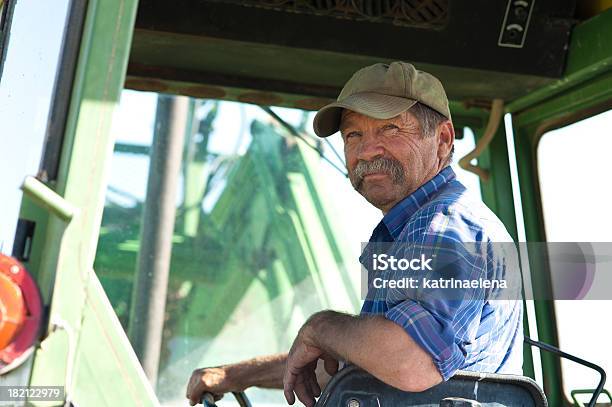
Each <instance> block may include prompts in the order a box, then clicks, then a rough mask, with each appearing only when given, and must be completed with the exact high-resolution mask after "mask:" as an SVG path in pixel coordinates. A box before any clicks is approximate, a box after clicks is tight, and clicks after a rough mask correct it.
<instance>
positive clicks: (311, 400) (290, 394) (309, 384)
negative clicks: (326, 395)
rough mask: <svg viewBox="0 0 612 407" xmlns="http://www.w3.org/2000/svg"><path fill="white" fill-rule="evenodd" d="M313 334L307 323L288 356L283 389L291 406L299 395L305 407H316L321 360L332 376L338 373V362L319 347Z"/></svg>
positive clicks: (319, 390)
mask: <svg viewBox="0 0 612 407" xmlns="http://www.w3.org/2000/svg"><path fill="white" fill-rule="evenodd" d="M311 333H312V328H311V326H310V324H309V322H306V324H304V326H303V327H302V328H301V329H300V332H299V333H298V336H297V337H296V338H295V341H294V342H293V345H292V346H291V350H290V351H289V355H288V356H287V366H286V368H285V375H284V377H283V388H284V391H285V398H286V399H287V402H288V403H289V404H293V403H295V396H296V395H297V398H298V399H299V400H300V401H301V402H302V403H304V405H305V406H307V407H311V406H314V404H315V397H319V396H320V395H321V387H320V386H319V383H318V381H317V375H316V368H317V362H318V360H319V359H323V361H324V362H325V370H326V371H327V373H328V374H329V375H330V376H333V375H334V374H335V373H336V372H337V371H338V362H337V361H336V360H335V359H333V358H332V357H330V356H328V355H326V354H324V353H323V351H322V350H321V349H319V347H317V344H316V343H315V342H314V340H313V336H312V335H311ZM294 393H295V394H294Z"/></svg>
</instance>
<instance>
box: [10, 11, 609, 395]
mask: <svg viewBox="0 0 612 407" xmlns="http://www.w3.org/2000/svg"><path fill="white" fill-rule="evenodd" d="M611 39H612V2H610V1H608V0H520V1H517V0H471V1H467V0H454V1H450V0H385V1H368V0H359V1H357V0H355V1H340V0H325V1H324V0H282V1H279V0H177V1H174V2H163V1H158V0H55V1H53V2H35V1H29V0H0V143H1V144H0V145H1V146H2V150H1V151H2V156H3V158H2V160H1V162H2V173H1V174H2V175H0V188H1V189H2V198H1V199H0V201H1V202H2V203H1V206H0V208H1V210H0V216H1V218H0V255H1V257H0V318H1V320H0V390H2V389H9V388H11V389H12V388H15V389H18V390H19V391H18V392H13V393H11V394H10V395H9V396H10V397H9V396H6V397H5V395H4V394H0V405H2V402H3V401H4V399H5V398H7V397H9V398H10V400H9V402H11V403H13V404H12V405H19V406H21V405H73V406H158V405H161V406H168V407H171V406H184V405H187V401H186V399H185V387H186V385H187V381H188V379H189V376H190V374H191V372H192V371H193V370H194V369H195V368H198V367H204V366H217V365H221V364H224V363H229V362H235V361H239V360H242V359H247V358H250V357H253V356H256V355H264V354H272V353H279V352H286V351H287V350H288V349H289V347H290V346H291V343H292V341H293V339H294V338H295V336H296V334H297V332H298V330H299V328H300V327H301V326H302V324H303V323H304V322H305V321H306V320H307V318H308V317H309V316H310V315H312V314H313V313H315V312H317V311H320V310H323V309H334V310H338V311H344V312H348V313H353V314H357V313H359V310H360V307H361V304H362V301H363V299H364V298H365V294H366V293H364V286H363V284H362V274H361V273H362V269H361V266H360V264H359V260H358V259H359V255H360V253H361V250H362V244H363V243H365V242H367V241H368V239H369V237H370V234H371V233H372V230H373V228H374V227H375V226H376V224H377V223H378V222H379V221H380V219H381V214H380V212H379V211H378V210H376V209H375V208H373V207H372V206H370V205H369V204H368V203H367V202H366V201H365V200H364V199H363V198H362V197H361V196H360V195H359V194H358V193H357V192H355V191H354V189H353V188H352V186H351V184H350V181H349V180H348V175H347V169H346V165H345V162H344V160H345V158H344V153H343V150H344V145H343V141H342V139H341V138H340V137H339V136H338V135H334V136H331V137H329V138H326V139H321V138H318V137H316V136H315V135H314V133H313V130H312V121H313V116H314V113H315V112H316V111H317V110H318V109H320V108H321V107H323V106H325V105H326V104H328V103H330V102H332V101H334V100H335V99H336V98H337V97H338V94H339V92H340V90H341V89H342V86H343V85H344V83H345V82H346V81H347V80H348V79H349V78H350V77H351V75H352V74H353V73H354V72H355V71H357V70H358V69H360V68H362V67H365V66H368V65H371V64H374V63H378V62H383V63H390V62H393V61H398V60H402V61H406V62H410V63H412V64H414V65H415V66H416V67H417V68H419V69H421V70H424V71H427V72H429V73H431V74H433V75H435V76H436V77H437V78H439V79H440V81H441V82H442V84H443V85H444V88H445V90H446V93H447V95H448V99H449V101H450V112H451V115H452V121H453V124H454V128H455V131H456V141H455V154H454V159H453V163H452V166H453V168H454V169H455V171H456V173H457V177H458V179H459V180H460V181H461V182H462V183H464V184H465V185H466V187H467V192H466V193H469V194H472V195H473V196H474V197H475V198H477V199H481V200H482V201H484V203H485V204H486V205H487V206H488V207H489V208H490V209H491V210H492V211H493V212H494V213H495V214H496V215H497V217H498V218H499V219H500V220H501V221H502V222H503V224H504V226H505V227H506V229H507V230H508V232H509V233H510V235H511V236H512V237H513V239H514V241H515V242H517V245H516V247H517V250H518V253H519V258H520V276H521V280H522V284H523V287H524V290H523V301H524V309H525V313H524V318H523V320H524V334H525V341H526V342H525V346H524V355H523V356H524V358H523V360H524V363H523V376H504V375H498V374H495V373H474V372H463V371H461V372H459V373H457V374H456V375H455V377H453V378H451V379H450V380H449V381H448V382H444V383H442V384H440V385H438V386H435V387H434V388H432V389H430V390H427V391H425V392H423V393H418V394H417V393H415V394H411V393H405V392H400V391H399V390H397V389H394V388H393V387H390V386H388V385H385V384H384V383H381V382H380V381H378V380H377V379H375V378H373V377H371V376H369V375H368V374H367V373H366V372H364V371H361V370H359V369H358V368H356V367H347V368H345V369H343V370H341V371H340V373H338V374H337V375H336V376H335V377H334V378H333V379H332V381H331V383H330V384H329V386H327V387H326V389H325V390H324V393H323V395H322V396H321V397H320V398H319V400H318V403H317V405H318V406H338V405H341V406H350V407H367V406H399V405H402V406H404V405H405V406H410V405H414V406H417V405H418V406H430V405H431V406H464V405H465V406H478V405H483V406H494V405H504V406H515V405H516V406H546V405H550V406H555V407H557V406H568V405H574V406H582V405H587V404H588V405H589V406H595V405H597V406H605V405H608V406H609V405H611V403H612V399H610V400H608V398H609V393H608V392H607V390H606V389H605V371H610V369H612V352H611V351H610V349H609V337H610V335H612V330H611V329H610V326H611V325H610V323H609V321H608V320H607V318H608V316H609V314H610V312H609V310H610V306H611V304H612V302H610V300H612V297H611V296H610V293H609V290H608V289H607V287H609V286H610V285H609V283H610V282H608V281H607V280H606V278H607V277H606V275H611V274H610V273H609V271H610V262H609V258H610V257H609V253H612V251H611V250H612V246H610V247H608V245H609V243H607V242H611V241H612V234H611V232H610V231H612V223H611V220H610V219H611V217H610V216H607V215H606V213H607V210H606V209H605V208H607V207H608V206H609V203H610V202H612V192H611V190H610V188H609V181H608V175H607V173H608V170H609V169H608V168H607V163H608V161H609V157H608V155H609V151H611V150H612V134H611V133H612V111H611V109H612V41H611ZM606 273H607V274H606ZM568 276H569V277H568ZM576 276H578V277H576ZM570 277H571V278H570ZM3 386H4V387H3ZM43 390H45V393H44V395H43V393H42V391H43ZM2 391H3V390H2ZM236 397H237V399H238V400H237V401H234V400H233V399H232V397H231V396H227V397H225V398H224V399H223V400H221V401H220V402H219V405H227V406H231V405H235V403H236V402H237V403H239V404H240V405H249V403H251V404H252V405H254V406H277V405H278V406H280V405H285V404H286V402H285V400H284V397H283V395H282V392H280V391H275V390H266V389H257V388H253V389H247V390H246V392H245V393H244V394H242V393H238V394H237V395H236ZM202 402H203V403H210V402H211V400H210V399H208V400H207V399H204V400H202ZM45 403H47V404H45ZM53 403H55V404H53Z"/></svg>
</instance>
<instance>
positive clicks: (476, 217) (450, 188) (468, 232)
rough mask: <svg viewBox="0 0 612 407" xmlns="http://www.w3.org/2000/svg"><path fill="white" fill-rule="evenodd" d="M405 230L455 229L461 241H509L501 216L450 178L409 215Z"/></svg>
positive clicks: (427, 231)
mask: <svg viewBox="0 0 612 407" xmlns="http://www.w3.org/2000/svg"><path fill="white" fill-rule="evenodd" d="M405 229H406V230H405V232H407V233H409V232H410V231H414V232H423V233H448V232H451V233H453V232H454V233H457V234H459V236H458V237H459V238H460V239H461V240H464V241H483V240H488V241H497V242H507V241H512V238H511V237H510V235H509V233H508V231H507V230H506V227H505V226H504V224H503V223H502V222H501V220H500V219H499V218H498V217H497V216H496V215H495V213H493V211H491V209H489V207H487V206H486V205H485V203H484V202H482V200H480V199H479V198H477V197H475V196H474V195H473V194H470V193H468V191H467V189H466V188H465V186H464V185H463V184H462V183H461V182H459V181H457V180H452V181H450V182H449V183H448V185H447V187H446V188H444V189H443V190H441V191H440V192H439V193H438V194H436V195H435V196H433V197H431V199H429V200H428V201H427V202H426V203H425V204H424V205H423V206H421V207H420V208H419V210H418V211H416V212H415V213H414V215H413V216H412V217H411V218H410V220H409V222H408V223H407V224H406V226H405Z"/></svg>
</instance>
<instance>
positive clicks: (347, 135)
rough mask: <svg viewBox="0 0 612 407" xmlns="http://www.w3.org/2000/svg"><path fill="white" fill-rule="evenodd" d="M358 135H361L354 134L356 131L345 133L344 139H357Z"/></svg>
mask: <svg viewBox="0 0 612 407" xmlns="http://www.w3.org/2000/svg"><path fill="white" fill-rule="evenodd" d="M360 135H361V134H359V133H358V132H356V131H351V132H350V133H347V134H346V139H347V140H348V139H350V138H353V137H359V136H360Z"/></svg>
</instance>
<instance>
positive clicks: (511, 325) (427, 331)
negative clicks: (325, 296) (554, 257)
mask: <svg viewBox="0 0 612 407" xmlns="http://www.w3.org/2000/svg"><path fill="white" fill-rule="evenodd" d="M370 242H405V243H428V244H431V243H432V242H436V244H438V243H439V244H444V243H450V244H457V242H478V243H480V242H482V243H483V244H485V245H488V247H489V248H490V247H492V243H494V242H512V238H511V237H510V235H509V234H508V232H507V231H506V229H505V227H504V225H503V224H502V223H501V221H500V220H499V219H498V218H497V217H496V216H495V214H494V213H493V212H491V210H490V209H489V208H487V207H486V206H485V205H484V204H483V203H482V202H481V201H479V200H472V199H470V198H469V197H468V196H467V194H466V188H465V187H464V185H463V184H461V182H459V181H458V180H457V179H456V177H455V173H454V172H453V170H452V169H451V168H450V167H446V168H445V169H443V170H442V171H440V173H438V174H437V175H436V176H435V177H434V178H432V179H431V180H430V181H428V182H427V183H425V184H424V185H422V186H421V187H420V188H419V189H417V190H416V191H415V192H414V193H412V194H411V195H409V196H408V197H406V198H405V199H403V200H402V201H401V202H399V203H398V204H397V205H395V206H394V207H393V208H392V209H391V210H390V211H389V212H388V213H387V214H386V215H385V216H384V218H383V219H382V221H381V222H380V223H379V224H378V226H376V228H375V229H374V232H373V234H372V237H371V238H370ZM486 253H487V255H486V257H489V258H488V259H486V261H484V262H480V263H478V265H475V264H476V263H474V262H471V261H470V260H469V259H466V260H465V261H463V262H461V264H455V265H454V266H453V272H454V273H457V276H458V278H461V276H463V277H468V278H469V276H473V275H474V268H475V267H481V269H479V270H477V271H478V272H485V273H486V272H488V271H490V270H485V269H486V268H487V265H490V264H492V262H493V263H494V264H497V265H500V264H501V265H505V264H518V261H517V259H512V260H513V261H512V262H506V260H507V259H505V258H501V259H500V258H496V259H493V258H491V257H495V256H498V257H499V255H497V254H495V253H494V250H487V252H486ZM507 255H508V254H506V256H507ZM514 255H516V253H514ZM503 256H504V255H502V257H503ZM360 260H361V262H362V263H364V262H365V259H364V254H362V258H361V259H360ZM364 265H365V263H364ZM502 267H503V266H502ZM372 290H374V291H376V292H372ZM434 297H435V296H434ZM428 298H429V299H428ZM361 314H362V315H384V316H385V318H387V319H388V320H390V321H393V322H394V323H396V324H398V325H399V326H401V327H402V328H403V329H404V330H405V331H406V332H407V333H408V335H410V337H411V338H412V339H413V340H414V341H416V343H417V344H419V345H420V346H421V347H422V348H423V349H424V350H425V351H427V352H428V353H429V354H430V355H431V357H432V359H433V362H434V364H435V365H436V367H437V368H438V370H439V371H440V374H441V375H442V377H443V378H444V380H448V379H449V378H450V377H451V376H452V375H453V374H454V373H455V372H456V371H457V370H459V369H461V370H470V371H476V372H495V373H508V374H522V361H523V352H522V349H523V324H522V316H523V304H522V301H520V300H519V301H511V300H487V299H485V298H483V299H481V300H467V301H456V300H444V299H441V298H439V297H438V298H431V297H425V298H424V299H423V298H420V297H419V298H418V299H414V298H411V297H410V295H404V297H403V298H398V296H397V295H394V296H391V295H387V293H386V292H384V290H380V292H378V290H376V289H374V288H370V292H368V296H367V298H366V300H365V302H364V304H363V307H362V309H361Z"/></svg>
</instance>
